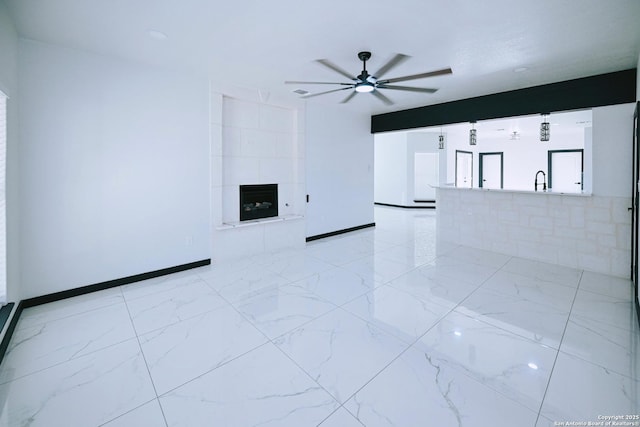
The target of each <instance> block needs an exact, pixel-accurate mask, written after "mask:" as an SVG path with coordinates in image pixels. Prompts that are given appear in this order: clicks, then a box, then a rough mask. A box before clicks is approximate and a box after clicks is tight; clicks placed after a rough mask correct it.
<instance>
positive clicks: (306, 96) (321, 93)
mask: <svg viewBox="0 0 640 427" xmlns="http://www.w3.org/2000/svg"><path fill="white" fill-rule="evenodd" d="M347 89H353V86H349V87H341V88H340V89H333V90H328V91H326V92H318V93H312V94H310V95H305V96H301V98H304V99H306V98H313V97H314V96H318V95H324V94H325V93H331V92H338V91H341V90H347Z"/></svg>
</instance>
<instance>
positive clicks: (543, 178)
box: [535, 171, 547, 191]
mask: <svg viewBox="0 0 640 427" xmlns="http://www.w3.org/2000/svg"><path fill="white" fill-rule="evenodd" d="M538 174H542V191H547V175H546V174H545V173H544V171H538V172H536V180H535V191H538Z"/></svg>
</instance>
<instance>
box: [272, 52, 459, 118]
mask: <svg viewBox="0 0 640 427" xmlns="http://www.w3.org/2000/svg"><path fill="white" fill-rule="evenodd" d="M358 58H359V59H360V60H361V61H362V72H361V73H360V74H359V75H357V76H356V77H353V75H351V74H349V73H348V72H347V71H345V70H343V69H342V68H340V67H338V66H337V65H335V64H334V63H332V62H330V61H329V60H327V59H318V60H316V62H318V63H319V64H321V65H324V66H325V67H327V68H329V69H331V70H333V71H335V72H336V73H338V74H340V75H341V76H343V77H346V78H348V79H349V80H351V82H350V83H335V82H300V81H286V82H284V83H285V84H315V85H341V86H344V87H341V88H339V89H333V90H328V91H326V92H319V93H312V94H309V95H305V96H303V97H302V98H311V97H314V96H318V95H324V94H326V93H332V92H338V91H341V90H349V89H351V90H353V92H351V93H350V94H349V96H347V97H346V98H345V99H343V100H342V102H341V104H344V103H346V102H349V101H351V100H352V99H353V97H354V96H356V95H357V94H358V93H371V94H373V95H374V96H376V97H377V98H378V99H379V100H381V101H382V102H384V103H385V104H387V105H392V104H393V101H391V100H390V99H389V98H387V97H386V96H385V95H383V94H382V93H380V91H379V89H393V90H405V91H409V92H423V93H434V92H435V91H437V90H438V89H431V88H422V87H411V86H397V85H389V83H397V82H404V81H407V80H416V79H423V78H425V77H434V76H441V75H444V74H451V73H452V71H451V68H443V69H442V70H435V71H429V72H427V73H421V74H413V75H410V76H403V77H395V78H392V79H382V78H381V77H382V76H384V75H385V74H386V73H387V72H388V71H389V70H391V69H392V68H393V67H395V66H396V65H398V64H400V63H401V62H404V61H405V60H407V59H408V58H409V57H408V56H407V55H403V54H401V53H398V54H396V55H394V56H393V58H391V59H390V60H389V61H388V62H387V63H386V64H384V65H383V66H382V68H380V69H379V70H378V71H377V72H375V73H374V74H369V72H368V71H367V61H368V60H369V58H371V52H359V53H358Z"/></svg>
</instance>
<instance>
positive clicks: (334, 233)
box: [306, 222, 376, 242]
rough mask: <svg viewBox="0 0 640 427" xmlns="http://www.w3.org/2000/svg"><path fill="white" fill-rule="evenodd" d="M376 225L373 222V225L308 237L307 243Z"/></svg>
mask: <svg viewBox="0 0 640 427" xmlns="http://www.w3.org/2000/svg"><path fill="white" fill-rule="evenodd" d="M375 226H376V223H375V222H372V223H371V224H364V225H358V226H357V227H351V228H345V229H344V230H337V231H332V232H330V233H324V234H318V235H315V236H309V237H307V239H306V240H307V242H312V241H314V240H319V239H324V238H325V237H332V236H339V235H340V234H345V233H350V232H352V231H357V230H362V229H363V228H369V227H375Z"/></svg>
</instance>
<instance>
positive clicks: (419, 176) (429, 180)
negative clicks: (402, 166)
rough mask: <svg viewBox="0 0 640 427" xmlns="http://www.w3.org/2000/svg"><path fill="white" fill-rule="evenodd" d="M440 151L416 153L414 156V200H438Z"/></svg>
mask: <svg viewBox="0 0 640 427" xmlns="http://www.w3.org/2000/svg"><path fill="white" fill-rule="evenodd" d="M438 156H439V154H438V153H415V156H414V162H413V165H414V181H413V199H414V201H427V200H436V189H435V187H436V186H437V185H438V162H439V159H438Z"/></svg>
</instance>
